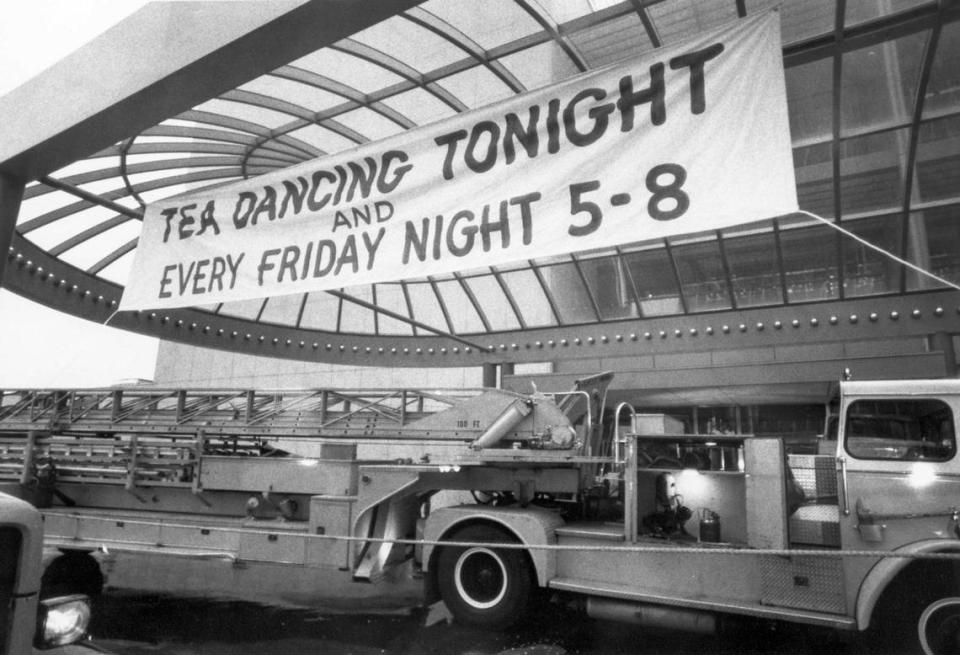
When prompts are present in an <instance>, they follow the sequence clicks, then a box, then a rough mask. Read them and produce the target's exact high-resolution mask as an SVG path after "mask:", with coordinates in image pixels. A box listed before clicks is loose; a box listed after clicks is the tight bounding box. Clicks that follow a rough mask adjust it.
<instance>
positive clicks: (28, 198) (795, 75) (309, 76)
mask: <svg viewBox="0 0 960 655" xmlns="http://www.w3.org/2000/svg"><path fill="white" fill-rule="evenodd" d="M775 4H777V3H774V2H767V1H760V0H710V1H706V0H661V1H651V0H630V1H625V2H613V1H610V0H576V1H573V0H488V1H485V2H482V3H478V2H470V1H469V0H430V1H429V2H425V3H423V4H421V5H419V6H415V7H413V8H410V9H408V10H407V11H404V12H402V13H399V14H397V15H394V16H392V17H390V18H388V19H387V20H385V21H382V22H380V23H378V24H375V25H372V26H370V27H367V28H366V29H363V30H362V31H360V32H357V33H355V34H352V35H351V36H349V37H347V38H344V39H342V40H339V41H337V42H336V43H333V44H331V45H329V46H326V47H323V48H321V49H319V50H316V51H315V52H313V53H311V54H309V55H307V56H304V57H301V58H299V59H296V60H294V61H290V62H288V63H287V64H286V65H283V66H281V67H279V68H276V69H275V70H272V71H271V72H270V73H268V74H266V75H263V76H260V77H257V78H255V79H252V80H250V81H249V82H247V83H245V84H242V85H241V86H239V87H237V88H234V89H232V90H230V91H228V92H226V93H222V94H220V95H217V96H215V97H210V98H209V99H207V100H206V101H205V102H202V103H201V104H198V105H196V106H194V107H193V108H192V109H190V110H188V111H185V112H182V113H180V114H177V115H175V116H170V117H169V118H167V119H166V120H163V121H162V122H160V123H159V124H156V125H154V126H152V127H150V128H148V129H145V130H142V131H140V132H138V133H135V134H129V135H127V137H126V138H124V139H123V140H122V141H119V142H118V143H116V144H115V145H113V146H112V147H109V148H107V149H105V150H102V151H100V152H96V153H94V154H92V155H90V156H89V157H87V158H84V159H81V160H79V161H75V162H73V163H71V164H69V165H68V166H65V167H63V168H61V169H60V170H57V171H55V172H53V173H51V174H49V175H45V176H43V177H41V178H40V179H38V180H36V181H33V182H31V183H30V184H28V185H27V187H26V191H25V195H24V199H23V202H22V205H21V209H20V215H19V220H18V222H17V226H16V235H15V239H14V243H13V246H12V247H11V252H10V258H11V260H12V261H14V262H16V263H18V264H19V265H20V269H23V270H24V271H26V272H28V273H30V275H33V277H34V278H36V277H37V276H36V275H34V272H35V269H36V268H40V269H41V271H40V273H41V275H40V277H41V278H43V276H46V278H47V279H49V284H47V286H45V287H44V289H46V290H45V291H39V290H38V289H39V286H38V284H37V283H36V280H35V279H34V280H33V281H31V282H29V284H28V282H24V281H23V280H24V278H25V274H21V275H17V274H13V275H11V274H10V273H9V271H10V269H15V268H17V267H16V266H11V265H8V275H7V280H6V281H5V282H6V284H7V285H8V286H11V287H12V288H14V290H17V288H18V286H19V287H21V288H26V287H27V286H29V285H31V284H32V285H33V286H32V287H31V291H30V295H33V296H34V297H38V298H39V299H40V300H41V301H42V302H45V303H47V304H51V305H55V306H59V307H60V308H62V309H66V310H68V311H71V312H74V313H78V314H82V315H86V316H88V317H95V318H101V317H102V316H103V313H104V312H106V313H109V311H110V310H111V309H112V308H113V306H114V305H113V303H115V302H116V300H111V298H113V297H114V296H113V295H111V293H110V292H117V291H118V288H119V286H118V285H122V284H123V283H124V281H125V279H126V276H127V273H128V270H129V268H130V265H131V262H132V256H133V252H134V250H135V248H136V246H137V237H138V234H139V230H140V217H141V215H142V211H143V208H144V206H145V204H146V203H150V202H152V201H156V200H159V199H162V198H165V197H169V196H171V195H174V194H180V193H183V192H185V191H191V190H197V189H200V188H205V187H210V186H215V185H221V184H227V183H230V182H234V181H236V180H239V179H243V178H248V177H252V176H257V175H260V174H263V173H267V172H270V171H275V170H278V169H282V168H285V167H287V166H291V165H293V164H297V163H300V162H303V161H307V160H310V159H313V158H317V157H323V156H324V155H327V154H331V153H336V152H339V151H343V150H346V149H349V148H352V147H354V146H356V145H358V144H362V143H366V142H369V141H375V140H378V139H382V138H385V137H388V136H391V135H394V134H396V133H399V132H402V131H404V130H408V129H411V128H413V127H416V126H419V125H424V124H426V123H430V122H432V121H435V120H438V119H442V118H445V117H448V116H450V115H453V114H455V113H458V112H464V111H467V110H469V109H472V108H475V107H479V106H482V105H485V104H487V103H489V102H492V101H495V100H498V99H501V98H504V97H507V96H510V95H513V94H517V93H522V92H524V91H526V90H529V89H533V88H537V87H540V86H543V85H548V84H552V83H555V82H557V81H560V80H563V79H565V78H567V77H570V76H572V75H576V74H578V73H580V72H582V71H586V70H590V69H593V68H596V67H599V66H603V65H605V64H608V63H611V62H613V61H616V60H618V59H621V58H624V57H627V56H631V55H634V54H638V53H642V52H645V51H649V50H651V49H653V48H656V47H658V46H661V45H663V44H670V43H674V42H676V41H678V40H682V39H685V38H688V37H690V36H691V35H694V34H696V33H698V32H700V31H703V30H708V29H711V28H713V27H715V26H717V25H720V24H722V23H724V22H727V21H731V20H736V19H737V18H738V17H744V16H749V15H751V14H753V13H755V12H760V11H765V10H767V9H769V8H770V7H771V6H773V5H775ZM950 4H951V3H940V2H933V1H931V2H926V1H921V0H864V1H862V2H861V1H858V2H844V0H815V1H808V2H794V3H784V4H783V6H782V8H781V10H780V11H781V13H782V33H783V43H784V64H785V69H786V81H787V92H788V106H789V112H790V129H791V137H792V143H793V153H794V161H795V165H796V175H797V189H798V195H799V199H800V206H801V208H802V209H805V210H808V211H810V212H813V213H816V214H819V215H821V216H825V217H829V218H831V219H833V220H834V221H836V222H838V223H842V224H843V226H844V227H846V228H847V229H848V230H850V231H852V232H854V233H855V234H857V235H859V236H860V237H863V238H864V239H866V240H868V241H870V242H872V243H875V244H877V245H879V246H881V247H883V248H885V249H887V250H889V251H890V252H892V253H895V254H897V255H898V256H900V257H902V258H904V259H907V260H910V261H911V262H913V263H915V264H918V265H920V266H922V267H924V268H927V269H928V270H931V271H933V272H935V273H937V274H938V275H940V276H942V277H945V278H947V279H950V280H953V281H958V282H960V147H958V145H960V22H957V21H956V19H957V18H958V17H960V13H958V12H957V11H956V10H955V9H954V10H950V9H948V8H947V5H950ZM38 110H39V111H42V108H38ZM27 262H29V266H28V265H27V264H26V263H27ZM41 262H47V271H46V272H44V271H43V270H42V269H43V266H42V265H41ZM54 268H55V269H56V272H54ZM64 271H67V272H68V273H69V275H67V273H64ZM15 273H16V272H15ZM21 273H23V271H21ZM68 277H69V278H70V279H69V280H68V279H67V278H68ZM61 283H62V284H61ZM935 287H936V284H935V283H931V282H930V281H929V280H928V279H926V278H923V277H920V276H918V275H916V274H914V273H912V272H910V271H908V270H907V269H905V268H904V267H901V266H899V265H898V264H896V263H894V262H892V261H890V260H888V259H886V258H884V257H882V256H881V255H879V254H878V253H876V252H875V251H873V250H870V249H868V248H865V247H863V246H862V245H860V244H858V243H856V242H855V241H853V240H850V239H848V238H845V237H842V236H840V235H839V234H838V233H837V232H835V231H834V230H831V229H830V228H829V227H826V226H824V225H821V224H819V223H816V222H815V221H812V220H810V219H807V218H804V217H803V216H800V215H798V216H787V217H776V218H771V219H770V220H768V221H766V222H764V223H761V224H753V225H749V226H746V227H741V228H735V229H727V230H722V231H719V232H711V233H708V234H699V235H694V236H689V237H682V238H671V239H669V240H666V241H660V242H655V243H649V242H647V243H634V244H626V245H623V246H621V247H618V248H616V249H611V250H604V251H594V252H585V253H571V254H570V255H568V256H563V257H555V258H549V259H537V260H532V261H527V262H523V263H520V264H517V265H512V266H503V267H490V268H485V269H479V270H470V271H463V272H460V273H455V274H451V275H442V276H436V277H431V278H428V279H411V280H403V281H398V282H395V283H382V284H374V285H369V286H363V287H353V288H347V289H342V290H340V291H338V292H332V293H331V292H313V293H307V294H300V295H293V296H281V297H274V298H268V299H263V300H257V301H246V302H238V303H228V304H222V305H214V306H205V307H198V308H195V309H193V310H188V311H186V312H180V313H169V315H163V316H156V315H149V316H147V317H146V318H145V319H143V320H155V321H156V322H157V323H162V324H164V325H166V324H169V325H170V326H172V327H173V328H177V329H179V331H177V332H175V333H171V334H166V335H164V336H168V337H170V338H176V339H180V340H185V341H201V340H202V339H204V338H207V337H209V336H211V335H217V334H219V335H220V336H222V337H223V339H224V341H223V342H222V343H221V344H217V345H220V346H221V347H226V348H230V349H238V350H243V349H250V350H252V349H254V347H261V346H262V345H263V344H264V343H268V344H269V343H273V344H275V345H276V344H278V343H279V344H280V345H281V346H282V345H283V344H286V345H287V346H290V347H289V348H287V349H286V350H284V351H283V352H279V353H277V354H279V355H280V356H286V357H296V358H304V359H318V358H319V359H323V358H324V357H325V356H327V357H333V356H334V355H336V356H338V357H349V356H350V354H351V353H354V354H355V355H357V356H358V357H360V356H363V355H364V354H365V353H370V352H373V351H380V352H383V351H384V350H385V349H396V348H397V347H398V344H403V345H401V346H399V347H402V348H404V349H413V350H416V349H417V348H418V346H417V345H415V344H417V343H418V342H419V343H423V344H424V346H423V347H424V349H425V350H426V349H429V351H430V352H431V353H432V352H433V351H434V349H437V350H438V351H440V350H442V351H443V352H444V353H447V349H448V348H449V350H450V352H451V353H459V354H461V355H467V354H470V353H474V354H479V353H481V352H484V351H485V349H487V348H489V347H490V346H491V345H495V344H509V343H512V342H515V341H517V339H518V335H525V336H524V337H523V338H524V339H537V341H536V342H535V343H537V344H542V343H543V342H548V341H549V340H550V339H551V334H553V331H555V330H557V329H558V328H566V327H568V326H580V325H594V324H603V323H608V322H609V323H610V324H611V325H619V324H620V323H621V322H624V321H627V322H631V321H632V322H634V323H635V322H637V321H641V322H642V321H644V320H646V319H650V318H655V317H667V316H689V315H697V314H704V313H710V312H723V311H736V310H744V309H749V308H757V307H771V306H782V305H787V304H802V303H810V302H822V301H831V300H836V301H843V300H846V299H854V298H860V297H864V296H875V295H884V294H905V293H912V292H923V291H927V290H929V289H932V288H935ZM83 289H86V290H88V291H87V292H86V294H87V295H90V292H89V290H91V289H92V290H93V293H92V296H93V298H92V300H91V302H94V303H96V301H97V300H99V299H100V298H101V297H105V298H106V299H105V300H103V302H102V303H101V305H102V307H101V309H100V310H99V311H93V310H91V309H90V307H89V306H86V308H85V306H84V305H83V303H77V302H74V301H72V300H71V301H69V302H68V300H66V299H65V298H66V296H65V293H64V291H65V290H66V291H67V292H69V291H70V290H76V291H78V292H82V290H83ZM117 299H118V294H117ZM117 324H118V325H122V326H124V327H129V328H131V329H143V328H141V327H138V324H137V322H136V321H134V320H133V319H131V320H129V321H126V322H124V321H122V320H119V321H117ZM625 325H627V324H625ZM627 330H628V331H629V328H627ZM615 331H616V329H614V330H613V331H611V334H613V333H614V332H615ZM438 335H440V336H439V337H438ZM426 337H429V338H430V339H433V341H430V340H428V339H425V338H426ZM618 338H619V337H618ZM604 339H606V337H604ZM408 340H409V343H408ZM351 344H359V345H351ZM297 345H299V348H297V347H296V346H297ZM527 347H529V344H528V346H527ZM514 348H516V346H514ZM503 350H509V349H508V348H503ZM425 363H426V364H429V362H423V361H417V362H416V365H424V364H425ZM435 363H436V364H437V365H449V364H450V363H451V362H450V361H448V360H447V361H443V362H440V361H437V362H435ZM411 364H413V363H412V362H411Z"/></svg>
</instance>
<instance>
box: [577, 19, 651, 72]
mask: <svg viewBox="0 0 960 655" xmlns="http://www.w3.org/2000/svg"><path fill="white" fill-rule="evenodd" d="M569 36H570V40H571V41H573V44H574V45H575V46H576V47H577V49H578V50H579V51H580V54H581V55H583V58H584V59H585V60H586V62H587V65H588V66H589V67H590V68H599V67H601V66H605V65H607V64H611V63H613V62H615V61H620V60H621V59H624V58H626V57H630V56H631V55H636V54H639V53H641V52H647V51H649V50H652V49H653V44H652V43H650V39H649V37H647V32H646V30H645V29H644V27H643V23H641V22H640V17H639V16H638V15H637V14H635V13H630V14H627V15H626V16H622V17H620V18H617V19H616V20H612V21H608V22H606V23H600V24H599V25H595V26H593V27H589V28H587V29H585V30H580V31H579V32H573V33H571V34H570V35H569Z"/></svg>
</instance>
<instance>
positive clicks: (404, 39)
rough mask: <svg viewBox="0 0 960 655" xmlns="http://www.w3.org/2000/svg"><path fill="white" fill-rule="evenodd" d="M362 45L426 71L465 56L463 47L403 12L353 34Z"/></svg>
mask: <svg viewBox="0 0 960 655" xmlns="http://www.w3.org/2000/svg"><path fill="white" fill-rule="evenodd" d="M352 38H353V39H354V40H355V41H359V42H360V43H363V44H364V45H368V46H370V47H371V48H375V49H376V50H379V51H381V52H389V53H390V56H391V57H393V58H394V59H398V60H400V61H402V62H403V63H405V64H407V65H408V66H410V67H411V68H414V69H415V70H418V71H420V72H421V73H428V72H430V71H432V70H435V69H437V68H440V67H442V66H445V65H447V64H452V63H453V62H455V61H459V60H460V59H463V58H464V53H463V50H461V49H460V48H458V47H457V46H455V45H453V44H452V43H450V42H449V41H447V40H446V39H444V38H443V37H441V36H437V35H436V34H434V33H433V32H431V31H430V30H428V29H425V28H422V27H420V26H419V25H417V24H415V23H413V22H411V21H409V20H407V19H406V18H404V17H403V16H402V15H400V16H394V17H392V18H388V19H387V20H385V21H381V22H379V23H377V24H376V25H371V26H370V27H368V28H367V29H365V30H363V31H362V32H358V33H357V34H354V35H353V37H352Z"/></svg>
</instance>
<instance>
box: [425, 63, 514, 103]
mask: <svg viewBox="0 0 960 655" xmlns="http://www.w3.org/2000/svg"><path fill="white" fill-rule="evenodd" d="M440 84H442V85H443V87H444V88H445V89H447V90H448V91H450V93H452V94H453V95H455V96H456V97H457V98H459V99H460V101H461V102H463V103H464V104H465V105H467V106H468V107H482V106H484V105H489V104H490V103H491V102H496V101H497V100H501V99H503V98H509V97H512V96H513V91H511V90H510V87H508V86H507V85H506V84H505V83H504V82H503V80H501V79H500V78H499V77H497V76H496V75H494V74H493V73H492V72H490V69H488V68H486V67H484V66H474V67H473V68H469V69H467V70H465V71H463V72H462V73H457V74H456V75H451V76H450V77H445V78H443V79H442V80H440Z"/></svg>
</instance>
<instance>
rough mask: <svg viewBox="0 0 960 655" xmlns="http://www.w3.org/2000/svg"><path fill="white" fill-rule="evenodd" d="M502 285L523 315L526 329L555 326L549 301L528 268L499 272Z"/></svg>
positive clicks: (538, 281) (534, 275)
mask: <svg viewBox="0 0 960 655" xmlns="http://www.w3.org/2000/svg"><path fill="white" fill-rule="evenodd" d="M501 277H503V281H504V283H505V284H506V285H507V288H508V289H509V290H510V294H511V295H512V296H513V299H514V301H516V303H517V307H519V308H520V311H521V312H522V313H523V320H524V322H525V323H526V324H527V327H542V326H545V325H556V324H557V319H556V317H555V316H554V315H553V310H551V309H550V301H549V300H548V299H547V296H546V294H545V293H544V292H543V286H541V284H540V280H538V279H537V276H536V274H535V273H534V272H533V271H532V270H530V269H529V268H522V269H518V270H514V271H503V272H501Z"/></svg>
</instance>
